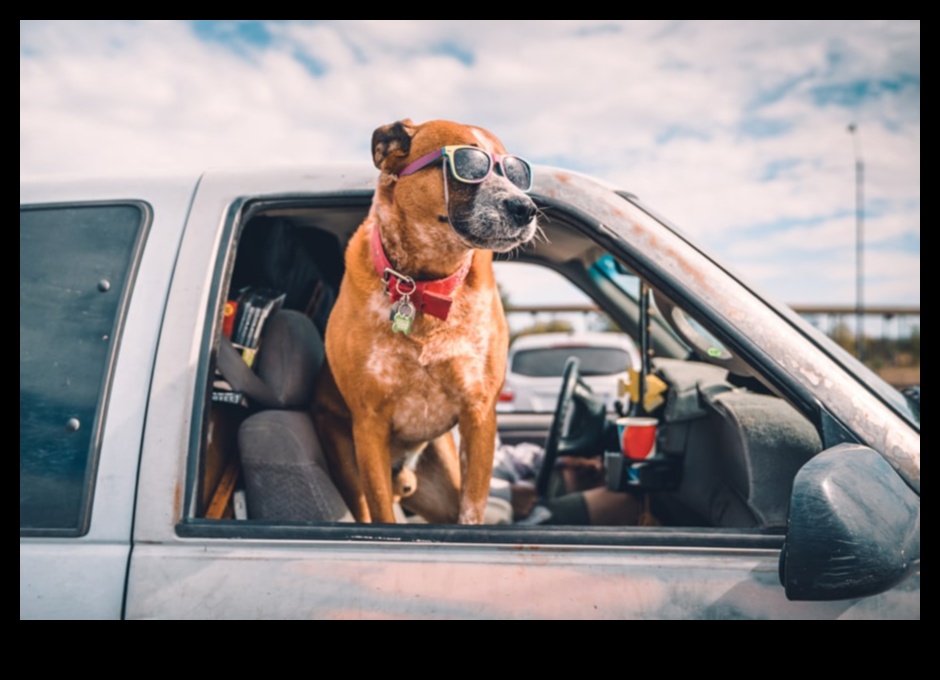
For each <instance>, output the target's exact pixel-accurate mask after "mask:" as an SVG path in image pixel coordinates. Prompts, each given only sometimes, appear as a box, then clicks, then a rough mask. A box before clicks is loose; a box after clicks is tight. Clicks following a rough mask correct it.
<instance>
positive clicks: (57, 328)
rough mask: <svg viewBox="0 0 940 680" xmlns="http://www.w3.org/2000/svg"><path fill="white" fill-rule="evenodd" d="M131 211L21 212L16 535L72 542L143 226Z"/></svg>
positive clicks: (81, 520) (81, 519) (81, 522)
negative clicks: (37, 533)
mask: <svg viewBox="0 0 940 680" xmlns="http://www.w3.org/2000/svg"><path fill="white" fill-rule="evenodd" d="M144 217H145V214H144V210H143V209H142V208H140V207H138V206H135V205H93V206H87V207H54V208H25V209H22V210H21V211H20V528H21V529H37V530H58V531H59V532H63V531H64V532H66V533H79V532H81V531H82V529H83V528H84V527H85V524H86V519H87V510H88V509H89V508H90V498H91V496H90V486H91V480H92V479H93V474H92V473H93V471H94V465H95V461H96V458H97V438H98V433H99V431H100V428H101V425H102V424H101V422H100V420H101V419H100V412H101V407H102V404H103V403H104V399H105V396H106V394H107V380H108V372H109V366H110V364H111V362H112V361H113V355H114V349H115V345H114V339H115V335H116V334H115V329H116V327H117V324H118V322H119V314H120V310H121V308H122V306H123V303H122V301H123V299H124V298H125V287H126V285H127V280H128V276H129V272H130V271H131V266H132V262H133V261H134V259H135V258H134V254H135V252H136V249H137V248H136V246H137V242H138V238H139V234H140V232H141V227H142V225H143V222H144Z"/></svg>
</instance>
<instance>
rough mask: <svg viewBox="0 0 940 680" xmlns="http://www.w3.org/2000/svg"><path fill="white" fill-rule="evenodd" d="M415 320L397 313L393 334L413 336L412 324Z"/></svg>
mask: <svg viewBox="0 0 940 680" xmlns="http://www.w3.org/2000/svg"><path fill="white" fill-rule="evenodd" d="M413 320H414V317H413V316H405V315H404V314H402V313H401V312H397V313H396V314H395V319H394V320H393V321H392V333H404V334H405V335H411V322H412V321H413Z"/></svg>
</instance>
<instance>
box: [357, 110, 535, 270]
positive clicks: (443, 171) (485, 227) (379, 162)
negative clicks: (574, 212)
mask: <svg viewBox="0 0 940 680" xmlns="http://www.w3.org/2000/svg"><path fill="white" fill-rule="evenodd" d="M455 146H469V147H475V148H476V149H480V150H482V151H483V152H485V153H484V154H483V155H481V154H479V153H473V152H471V153H469V154H468V153H465V152H464V153H463V155H458V156H457V157H456V158H457V162H460V163H470V164H473V165H472V167H471V168H470V169H469V170H468V169H466V168H461V167H458V168H457V169H456V171H455V169H454V168H453V165H452V163H453V162H454V161H453V160H452V159H453V158H455V157H454V156H452V155H451V156H448V155H447V154H445V153H443V152H442V150H443V149H444V148H445V147H448V148H449V147H455ZM451 153H453V150H451ZM460 153H461V152H458V154H460ZM505 153H506V149H505V148H504V147H503V144H502V143H501V142H500V141H499V139H497V138H496V137H495V136H494V135H493V134H491V133H490V132H488V131H486V130H484V129H483V128H478V127H474V126H471V125H461V124H459V123H453V122H450V121H443V120H435V121H430V122H428V123H424V124H422V125H415V124H414V123H412V122H411V121H410V120H408V119H405V120H401V121H398V122H396V123H392V124H391V125H384V126H382V127H380V128H378V129H377V130H376V131H375V132H374V133H373V134H372V158H373V161H374V162H375V165H376V167H377V168H379V170H381V171H382V179H381V180H380V182H379V198H380V200H382V201H383V202H385V203H386V204H387V206H388V207H389V208H391V209H392V210H395V211H397V212H398V213H399V214H400V217H401V218H402V220H403V221H404V222H407V223H409V224H416V225H419V226H420V228H422V229H428V230H430V229H434V230H439V234H438V235H439V236H440V237H441V238H447V239H458V240H459V241H460V242H462V243H464V244H465V245H467V246H469V247H471V248H486V249H488V250H495V251H497V252H506V251H508V250H512V249H513V248H515V247H516V246H518V245H521V244H523V243H525V242H527V241H529V240H530V239H531V238H532V237H533V236H534V235H535V231H536V228H537V223H536V212H537V211H536V206H535V203H534V202H533V201H532V199H531V198H529V196H528V195H527V194H526V192H525V190H524V189H527V187H523V186H522V185H524V184H525V172H526V171H528V172H531V169H529V168H528V165H527V164H525V163H524V162H521V161H518V160H517V159H515V158H514V157H509V158H503V156H504V155H505ZM467 157H469V158H467ZM487 159H489V164H490V167H491V170H490V172H489V174H486V175H484V176H483V178H482V179H479V176H480V175H483V171H482V170H481V168H483V170H485V165H486V163H487ZM507 164H508V165H507ZM512 164H515V166H513V165H512ZM507 168H508V172H507ZM473 173H476V174H473ZM507 175H509V177H507ZM467 178H470V179H472V180H473V181H472V182H467V181H465V180H466V179H467ZM511 180H513V181H511ZM514 182H515V183H514Z"/></svg>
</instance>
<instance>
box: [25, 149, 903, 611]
mask: <svg viewBox="0 0 940 680" xmlns="http://www.w3.org/2000/svg"><path fill="white" fill-rule="evenodd" d="M375 180H376V177H375V170H374V169H372V168H371V167H346V166H327V167H310V168H298V169H282V170H271V171H259V170H252V171H245V172H236V171H208V172H206V173H204V174H202V175H201V176H194V177H188V178H187V177H182V178H180V177H173V178H127V177H125V178H119V179H113V180H104V179H102V180H77V181H64V180H63V181H45V180H44V181H34V182H30V181H21V186H20V618H21V619H50V618H66V619H154V618H157V619H185V618H192V619H216V618H224V619H267V618H271V619H281V618H284V619H316V618H331V619H336V618H352V619H368V618H458V619H460V618H491V619H502V618H602V619H603V618H617V619H620V618H906V619H919V618H920V406H919V395H917V399H916V400H915V399H913V398H911V397H910V396H907V397H905V396H904V395H902V394H900V393H899V392H897V391H896V390H893V389H892V388H890V387H889V386H888V385H886V384H885V383H883V382H882V381H881V380H880V379H879V378H878V377H877V376H875V375H874V374H872V373H870V372H869V371H868V370H867V369H865V368H864V367H863V366H861V364H859V363H858V362H856V361H855V360H854V359H852V358H851V357H849V356H848V355H846V354H845V353H844V352H842V351H841V350H840V349H839V348H838V347H836V346H835V345H834V344H833V343H831V342H830V341H829V340H828V338H825V337H824V336H823V335H822V334H821V333H819V332H817V331H816V330H815V329H813V328H812V327H810V326H809V325H808V324H806V323H805V322H804V321H803V320H802V319H800V318H799V317H798V316H797V315H795V314H794V313H792V311H791V310H789V309H788V308H785V307H784V306H782V305H779V304H776V303H774V302H772V301H767V300H765V299H763V298H762V297H760V296H759V295H758V294H757V293H755V292H754V291H753V290H752V289H751V288H749V287H748V286H746V285H745V284H743V283H742V282H741V281H740V280H739V279H738V278H736V277H735V276H734V275H733V274H731V273H729V271H728V270H727V269H726V268H724V267H722V266H720V265H719V264H718V263H716V262H715V261H714V260H713V259H711V258H710V257H709V256H708V255H707V254H705V252H704V251H703V250H702V249H700V248H699V247H697V246H696V245H695V244H693V243H692V242H691V241H690V240H689V239H688V238H687V237H686V236H684V235H683V234H682V233H681V232H680V231H678V230H677V229H676V228H675V227H673V226H672V225H670V224H669V223H668V222H666V221H665V220H663V219H661V218H659V217H658V216H657V215H656V214H655V213H653V212H652V211H651V210H649V209H648V208H646V207H645V206H644V205H643V204H642V203H641V202H640V201H639V199H637V198H636V197H635V196H633V195H631V194H628V193H626V192H623V191H620V190H618V189H616V188H614V187H610V186H607V185H605V184H603V183H601V182H598V181H595V180H592V179H590V178H586V177H584V176H582V175H579V174H577V173H571V172H567V171H564V170H559V169H557V168H549V167H537V168H536V181H535V186H534V187H533V189H532V196H533V198H534V199H535V200H536V202H537V204H538V205H539V207H540V210H541V211H542V213H543V219H542V226H543V230H544V233H545V238H544V239H541V240H539V241H538V242H537V243H535V244H533V245H532V246H531V247H529V248H527V249H525V250H524V251H522V252H519V253H514V254H513V255H512V259H513V260H514V261H515V262H528V263H531V264H532V265H533V266H539V267H547V268H549V269H552V270H554V271H555V272H558V273H559V274H561V275H562V276H564V277H565V278H567V279H568V280H570V281H571V282H572V283H573V284H574V285H576V286H577V287H578V288H580V289H582V290H583V291H584V292H585V293H586V294H587V295H588V296H589V297H590V298H591V299H592V300H593V301H594V302H595V303H596V304H597V305H598V306H599V307H600V308H601V309H603V310H604V312H605V313H606V314H607V315H608V316H609V318H610V319H611V320H612V322H613V323H615V324H616V325H617V327H619V328H620V329H621V331H622V332H624V333H626V334H628V335H629V336H630V337H631V338H632V339H633V340H635V341H636V343H637V346H639V347H641V349H642V351H643V353H644V357H645V359H646V360H644V361H643V362H642V363H643V364H644V366H642V367H641V368H642V370H641V371H640V373H639V374H638V377H637V378H636V379H637V380H638V381H640V385H639V393H638V394H637V395H635V396H636V397H637V398H638V399H639V402H640V404H642V405H643V408H646V409H647V411H648V412H649V413H652V414H654V415H656V416H657V417H658V418H659V419H660V423H661V428H660V430H661V432H660V437H661V439H660V441H659V442H658V450H659V451H660V454H661V455H660V454H658V458H657V461H655V462H656V465H653V462H654V461H650V462H649V465H648V466H647V467H646V468H644V469H643V470H641V469H638V468H637V469H626V468H624V464H623V461H619V460H616V451H613V452H612V451H611V447H610V445H609V439H608V438H607V437H606V435H605V434H604V433H605V432H607V431H608V429H607V428H609V424H610V419H611V418H612V416H613V414H605V413H602V414H601V415H600V418H599V419H598V417H597V414H596V412H595V411H592V409H591V408H590V397H589V396H586V395H585V394H584V391H583V390H576V389H568V390H567V391H566V393H565V394H564V395H562V396H560V397H559V404H558V408H557V409H556V411H555V413H547V414H546V413H521V412H513V413H500V415H499V429H500V435H501V438H502V441H503V442H504V443H506V444H509V445H513V444H518V443H522V442H529V443H534V444H538V445H546V446H547V451H546V456H549V454H550V455H551V456H557V455H558V453H559V451H563V452H568V453H572V452H574V453H576V454H577V455H600V456H604V458H605V460H609V461H610V467H609V468H608V474H609V479H608V484H609V485H610V487H611V488H618V489H619V488H621V487H622V486H623V485H626V486H630V485H633V487H634V488H633V491H634V492H636V493H642V494H644V495H645V496H646V497H648V498H649V499H650V500H651V502H652V508H653V512H654V514H655V515H656V517H657V518H658V523H657V525H655V526H572V525H562V526H554V525H539V524H528V525H522V524H500V525H484V526H450V525H435V524H426V523H424V524H422V523H420V522H402V523H399V524H393V525H362V524H354V523H348V522H339V521H315V520H309V519H304V518H286V519H284V518H281V519H276V520H272V519H269V518H264V517H260V518H259V517H258V516H257V513H255V512H253V510H252V507H251V506H250V505H249V506H248V507H247V508H246V507H244V501H243V499H244V496H243V495H242V494H241V491H242V489H243V488H244V487H245V485H246V479H245V478H246V476H247V472H246V470H245V469H244V466H243V465H242V464H241V459H240V452H239V444H238V429H239V427H240V425H241V423H242V422H244V420H245V419H246V417H247V416H248V415H249V414H252V413H254V412H256V411H257V410H258V408H259V406H258V405H257V404H254V403H252V400H251V399H250V398H243V397H244V395H241V397H242V398H239V395H237V392H231V393H229V396H230V397H231V396H232V395H233V394H234V395H235V396H234V397H232V398H230V399H226V398H224V397H225V394H224V389H220V386H219V372H218V369H219V365H218V358H219V349H220V345H221V343H222V342H223V341H224V340H223V338H225V337H227V333H228V330H227V329H226V328H225V323H226V319H227V317H228V316H229V313H230V312H231V305H232V303H233V302H238V299H239V298H238V295H239V292H240V291H242V290H245V289H248V288H251V287H263V288H265V289H272V288H273V289H274V290H276V291H280V292H282V293H284V297H283V299H282V300H280V302H279V304H282V305H283V307H284V308H286V309H288V310H295V311H298V312H302V313H304V314H305V315H307V316H308V317H309V318H310V319H311V320H312V321H313V322H315V324H316V325H317V328H318V329H319V330H320V331H321V332H322V329H323V325H324V324H325V322H326V319H327V318H328V312H329V306H330V302H331V300H332V299H333V296H335V292H336V290H337V287H338V285H339V281H340V279H341V276H342V270H343V261H342V257H343V249H344V247H345V244H346V241H347V239H348V238H349V236H350V235H351V233H352V232H353V230H354V229H355V228H356V226H357V225H358V224H359V223H360V222H361V220H362V218H363V217H364V216H365V214H366V212H367V210H368V208H369V204H370V200H371V196H372V192H373V188H374V186H375ZM263 351H264V346H263V345H262V347H261V352H263ZM577 380H578V376H577V375H576V374H569V375H566V377H565V381H566V384H568V385H569V386H574V385H575V384H576V383H577ZM223 382H224V381H223ZM657 385H658V387H656V386H657ZM223 387H224V385H223ZM569 413H577V414H581V415H578V416H577V418H574V419H575V420H578V419H581V422H580V424H578V423H573V424H572V423H571V422H570V421H571V419H572V418H573V417H569V415H568V414H569ZM585 414H586V415H585ZM560 421H564V422H560ZM575 430H577V432H575ZM549 434H551V435H552V436H551V437H549V436H548V435H549ZM614 448H616V447H614ZM612 454H613V457H611V456H612ZM626 467H627V468H629V467H630V466H629V465H627V466H626ZM615 468H616V470H617V472H616V475H617V478H616V479H613V475H614V472H613V470H614V469H615ZM622 468H624V469H622ZM644 470H645V472H644ZM647 472H648V473H649V474H647ZM275 492H276V491H275Z"/></svg>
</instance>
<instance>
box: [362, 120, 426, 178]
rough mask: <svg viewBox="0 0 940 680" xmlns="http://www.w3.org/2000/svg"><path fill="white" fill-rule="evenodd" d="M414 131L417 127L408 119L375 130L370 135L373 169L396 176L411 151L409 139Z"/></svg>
mask: <svg viewBox="0 0 940 680" xmlns="http://www.w3.org/2000/svg"><path fill="white" fill-rule="evenodd" d="M416 130H417V127H416V126H415V124H414V123H412V122H411V120H410V119H408V118H405V119H404V120H400V121H398V122H397V123H392V124H391V125H383V126H382V127H380V128H376V130H375V132H373V133H372V160H373V162H374V163H375V167H377V168H378V169H379V170H383V171H385V172H390V173H392V174H398V172H399V171H400V170H401V169H402V168H404V167H405V159H406V158H408V153H409V152H410V151H411V138H412V137H414V134H415V131H416Z"/></svg>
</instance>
